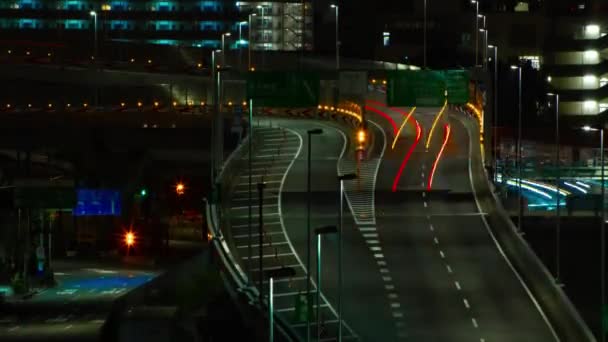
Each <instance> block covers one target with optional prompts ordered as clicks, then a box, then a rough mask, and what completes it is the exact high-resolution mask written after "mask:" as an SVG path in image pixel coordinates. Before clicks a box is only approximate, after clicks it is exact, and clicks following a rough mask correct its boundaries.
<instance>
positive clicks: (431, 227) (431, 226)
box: [429, 224, 435, 232]
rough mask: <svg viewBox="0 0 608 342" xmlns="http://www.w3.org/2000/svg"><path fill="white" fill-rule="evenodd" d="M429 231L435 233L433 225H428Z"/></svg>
mask: <svg viewBox="0 0 608 342" xmlns="http://www.w3.org/2000/svg"><path fill="white" fill-rule="evenodd" d="M429 229H430V230H431V231H432V232H433V231H435V227H433V225H432V224H430V225H429Z"/></svg>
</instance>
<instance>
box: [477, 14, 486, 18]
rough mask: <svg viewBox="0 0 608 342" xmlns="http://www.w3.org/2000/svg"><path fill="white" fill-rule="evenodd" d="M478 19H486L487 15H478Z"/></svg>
mask: <svg viewBox="0 0 608 342" xmlns="http://www.w3.org/2000/svg"><path fill="white" fill-rule="evenodd" d="M477 18H485V15H483V14H478V15H477Z"/></svg>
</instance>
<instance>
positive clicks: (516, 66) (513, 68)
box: [511, 65, 519, 70]
mask: <svg viewBox="0 0 608 342" xmlns="http://www.w3.org/2000/svg"><path fill="white" fill-rule="evenodd" d="M517 69H519V66H518V65H511V70H517Z"/></svg>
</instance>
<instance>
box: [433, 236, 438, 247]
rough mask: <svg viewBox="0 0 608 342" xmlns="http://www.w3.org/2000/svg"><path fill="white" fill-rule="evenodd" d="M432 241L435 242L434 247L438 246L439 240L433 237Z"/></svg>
mask: <svg viewBox="0 0 608 342" xmlns="http://www.w3.org/2000/svg"><path fill="white" fill-rule="evenodd" d="M433 241H434V242H435V244H436V245H438V244H439V239H437V237H434V238H433Z"/></svg>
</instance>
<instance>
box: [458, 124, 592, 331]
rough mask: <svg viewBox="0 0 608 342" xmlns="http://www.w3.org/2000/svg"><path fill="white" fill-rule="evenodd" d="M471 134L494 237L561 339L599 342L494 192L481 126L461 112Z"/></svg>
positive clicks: (473, 172)
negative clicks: (486, 164) (489, 176)
mask: <svg viewBox="0 0 608 342" xmlns="http://www.w3.org/2000/svg"><path fill="white" fill-rule="evenodd" d="M458 118H459V120H460V121H461V122H462V124H463V125H464V126H465V127H466V129H467V131H468V132H469V137H470V161H469V162H470V164H469V167H470V177H471V183H472V185H473V188H474V189H473V191H474V192H475V200H476V201H477V205H478V206H479V209H480V210H481V211H482V212H486V213H487V216H486V217H487V218H484V220H486V222H487V224H488V226H489V228H490V230H489V232H490V234H491V235H492V238H493V239H494V240H495V242H496V243H497V245H498V246H499V247H500V249H501V252H502V253H503V254H504V255H505V256H506V258H507V261H508V262H509V263H510V265H511V266H512V268H513V269H514V271H515V273H516V274H517V276H518V277H519V278H520V280H521V282H522V284H523V285H524V286H525V287H526V288H527V290H528V291H529V293H530V294H531V296H532V297H533V298H534V300H535V302H536V303H535V304H536V305H537V307H538V308H539V311H540V312H541V314H542V315H543V317H544V318H545V320H546V321H548V323H549V325H550V326H551V329H552V330H553V331H554V333H555V335H556V336H557V337H558V339H559V341H576V342H582V341H596V339H595V337H594V336H593V334H592V333H591V330H590V329H589V327H588V326H587V324H586V323H585V322H584V321H583V319H582V318H581V316H580V314H579V313H578V311H577V310H576V308H575V307H574V305H573V304H572V302H571V301H570V299H569V298H568V297H567V296H566V294H565V293H564V291H563V290H562V288H561V287H560V286H558V285H557V284H556V283H555V280H554V278H553V276H552V275H551V274H550V273H549V271H548V270H547V268H546V267H545V265H544V264H543V263H542V261H541V260H540V259H539V258H538V256H536V254H535V253H534V251H533V250H532V248H531V247H530V245H529V244H528V243H527V242H526V241H525V240H524V239H523V237H522V236H521V235H520V234H518V232H517V228H516V227H515V225H514V224H513V222H512V221H511V219H510V218H509V215H508V214H507V212H506V211H505V210H504V208H503V207H502V204H501V203H500V200H499V199H498V198H497V197H496V195H495V194H494V193H493V191H492V186H491V184H490V181H489V178H488V177H487V175H486V171H485V169H484V162H483V157H482V154H481V153H482V152H481V146H480V144H479V129H478V127H477V125H476V123H475V122H474V121H473V120H474V119H473V118H464V117H463V116H461V115H458Z"/></svg>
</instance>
